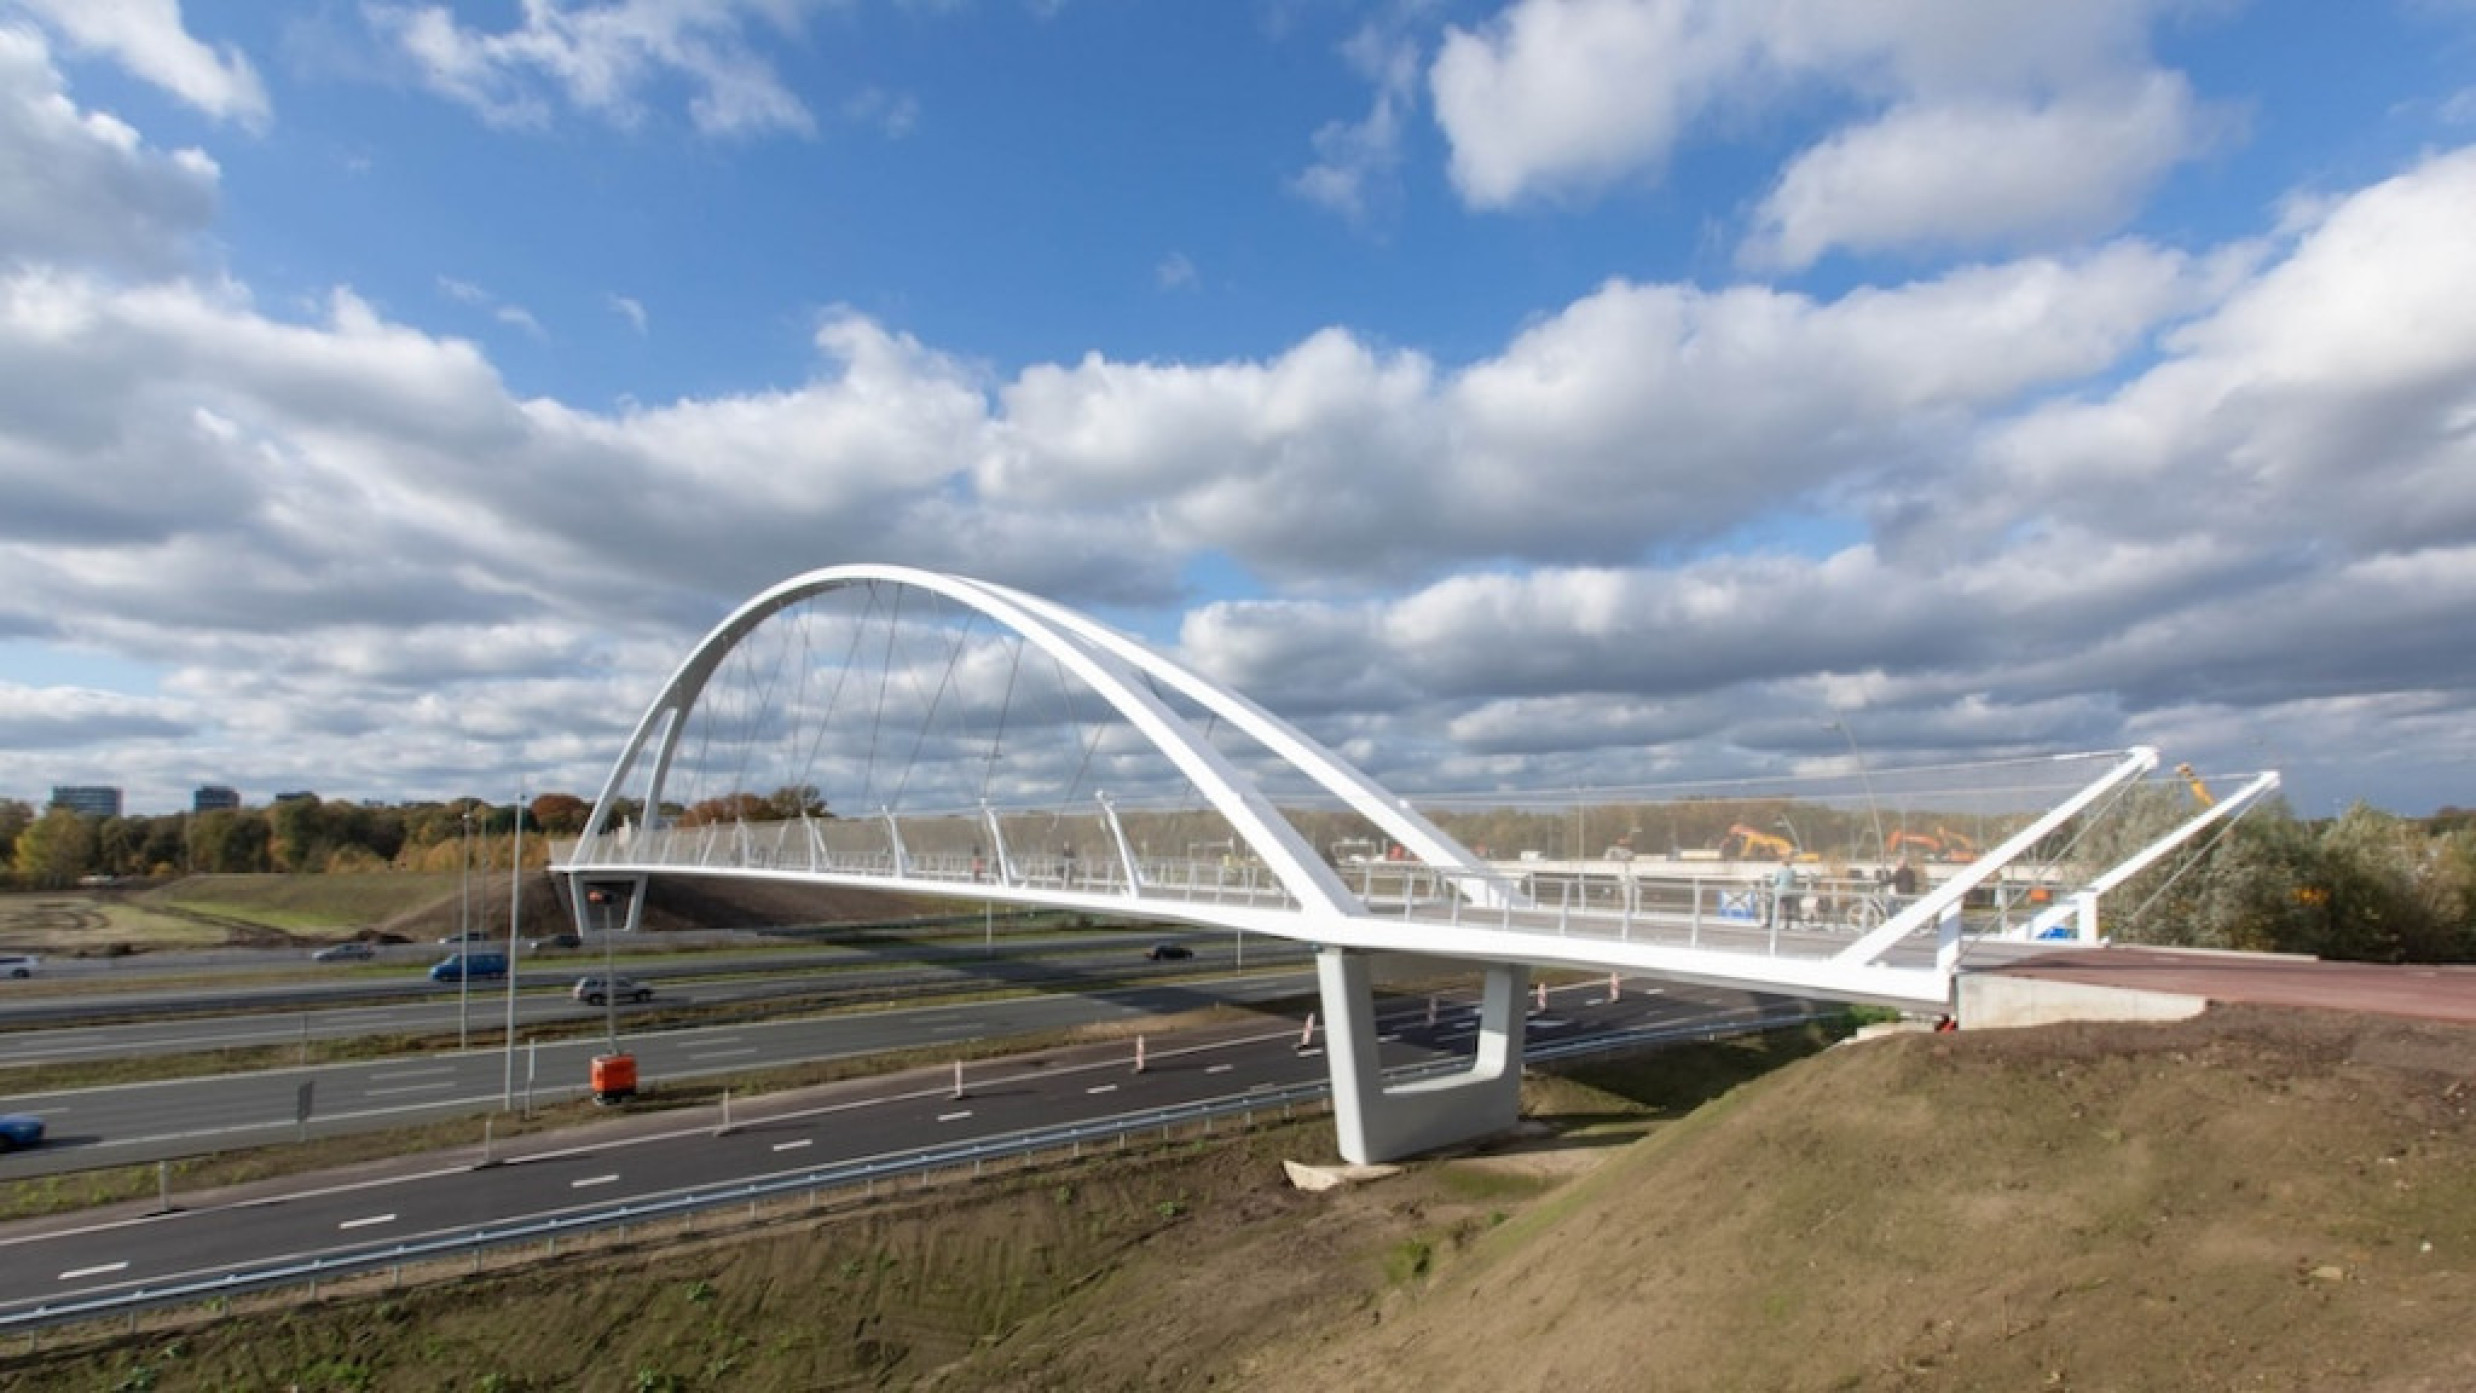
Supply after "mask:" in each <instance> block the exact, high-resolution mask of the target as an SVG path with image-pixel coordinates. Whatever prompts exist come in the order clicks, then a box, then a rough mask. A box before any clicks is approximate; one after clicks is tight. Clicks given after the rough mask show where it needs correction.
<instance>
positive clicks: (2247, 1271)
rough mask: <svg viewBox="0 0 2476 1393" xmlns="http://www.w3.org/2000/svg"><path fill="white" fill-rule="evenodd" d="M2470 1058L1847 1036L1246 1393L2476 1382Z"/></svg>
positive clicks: (2374, 1027) (2341, 1048)
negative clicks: (1285, 1392) (1843, 1043)
mask: <svg viewBox="0 0 2476 1393" xmlns="http://www.w3.org/2000/svg"><path fill="white" fill-rule="evenodd" d="M2472 1044H2476V1037H2471V1036H2470V1035H2469V1034H2468V1033H2467V1032H2465V1031H2462V1030H2455V1029H2451V1028H2446V1027H2432V1026H2419V1025H2411V1024H2403V1023H2395V1022H2388V1021H2380V1020H2374V1019H2371V1018H2359V1017H2345V1016H2337V1015H2325V1014H2316V1013H2301V1012H2277V1011H2270V1010H2266V1009H2265V1010H2258V1011H2243V1012H2234V1013H2228V1014H2225V1015H2221V1016H2217V1017H2214V1018H2212V1019H2209V1020H2206V1021H2200V1022H2190V1023H2185V1024H2181V1025H2174V1026H2160V1027H2141V1028H2125V1027H2119V1026H2118V1027H2101V1026H2069V1027H2060V1028H2051V1029H2045V1030H2038V1031H2021V1032H1985V1033H1979V1034H1962V1035H1946V1036H1922V1035H1921V1036H1909V1037H1904V1038H1898V1039H1894V1040H1889V1041H1881V1042H1875V1043H1870V1044H1867V1045H1863V1046H1858V1047H1854V1048H1844V1049H1842V1050H1838V1051H1834V1052H1833V1053H1832V1054H1831V1055H1830V1056H1828V1057H1826V1058H1823V1059H1818V1060H1815V1061H1811V1062H1809V1063H1807V1064H1804V1065H1801V1066H1798V1067H1796V1068H1792V1069H1789V1070H1785V1071H1782V1072H1781V1073H1779V1074H1776V1075H1773V1076H1772V1077H1770V1078H1768V1079H1765V1080H1763V1081H1761V1082H1759V1083H1757V1084H1755V1085H1752V1086H1750V1087H1748V1088H1746V1089H1744V1090H1741V1091H1740V1092H1739V1093H1737V1094H1735V1095H1732V1096H1731V1097H1729V1098H1728V1099H1725V1100H1723V1101H1722V1102H1720V1103H1718V1104H1715V1105H1713V1106H1712V1107H1709V1108H1706V1109H1704V1110H1703V1111H1702V1112H1700V1113H1698V1114H1697V1115H1696V1116H1695V1117H1694V1118H1692V1119H1691V1120H1689V1121H1688V1122H1687V1123H1685V1124H1684V1125H1682V1126H1679V1127H1677V1128H1674V1129H1672V1130H1670V1131H1667V1132H1665V1133H1663V1134H1660V1135H1657V1136H1654V1137H1652V1138H1650V1139H1649V1140H1647V1141H1645V1142H1644V1143H1642V1144H1641V1145H1640V1146H1638V1147H1636V1148H1635V1149H1634V1150H1633V1151H1632V1152H1631V1153H1630V1154H1628V1155H1626V1156H1624V1157H1622V1158H1620V1159H1618V1160H1617V1161H1615V1162H1613V1163H1612V1164H1610V1165H1608V1166H1607V1167H1605V1168H1603V1169H1602V1170H1600V1171H1599V1172H1598V1173H1597V1174H1595V1175H1593V1176H1591V1177H1590V1178H1589V1179H1587V1180H1585V1181H1583V1182H1581V1183H1580V1184H1579V1185H1577V1186H1576V1187H1574V1189H1573V1190H1572V1191H1571V1192H1570V1193H1569V1194H1567V1195H1565V1196H1563V1197H1561V1198H1560V1200H1559V1201H1558V1202H1555V1203H1552V1204H1550V1205H1547V1206H1543V1207H1542V1208H1540V1209H1539V1210H1537V1211H1534V1212H1533V1213H1531V1214H1529V1215H1526V1216H1524V1217H1522V1218H1520V1219H1517V1220H1515V1221H1514V1222H1512V1223H1510V1224H1507V1225H1506V1226H1505V1227H1504V1228H1503V1229H1502V1230H1500V1231H1498V1232H1497V1233H1495V1234H1492V1235H1490V1236H1489V1237H1488V1238H1487V1239H1486V1240H1485V1241H1484V1242H1483V1243H1482V1244H1481V1245H1480V1246H1479V1248H1478V1250H1477V1252H1476V1253H1475V1254H1474V1256H1473V1257H1472V1258H1471V1260H1470V1261H1468V1262H1466V1263H1463V1264H1461V1265H1459V1266H1457V1267H1456V1268H1454V1269H1452V1270H1450V1271H1448V1272H1446V1273H1444V1274H1443V1275H1442V1276H1441V1277H1440V1278H1439V1279H1438V1280H1437V1281H1436V1282H1435V1283H1434V1284H1433V1285H1432V1286H1430V1287H1429V1288H1427V1289H1426V1290H1423V1291H1421V1292H1418V1293H1416V1294H1415V1295H1414V1296H1410V1297H1405V1298H1403V1299H1400V1300H1398V1301H1397V1302H1395V1303H1394V1304H1392V1305H1391V1306H1390V1307H1388V1308H1387V1309H1385V1310H1384V1311H1383V1313H1382V1316H1383V1318H1382V1320H1381V1323H1380V1324H1375V1325H1373V1326H1371V1327H1370V1328H1368V1329H1365V1330H1363V1331H1361V1332H1359V1333H1358V1334H1357V1335H1356V1336H1355V1337H1354V1338H1350V1339H1347V1340H1344V1341H1341V1342H1339V1343H1337V1344H1335V1345H1334V1346H1333V1347H1331V1348H1329V1349H1327V1350H1324V1351H1320V1352H1318V1353H1316V1354H1315V1355H1313V1357H1308V1358H1303V1359H1302V1360H1301V1361H1300V1362H1299V1363H1298V1364H1297V1365H1296V1366H1295V1367H1294V1369H1292V1370H1290V1371H1288V1372H1287V1373H1285V1374H1284V1376H1282V1377H1279V1378H1275V1379H1267V1380H1265V1381H1263V1382H1262V1384H1261V1386H1263V1387H1267V1388H1299V1389H1329V1388H1359V1389H1421V1390H1435V1389H1459V1388H1471V1389H1479V1388H1556V1389H1566V1390H1573V1389H1644V1388H1689V1389H1706V1388H1707V1389H1740V1388H1742V1389H1946V1388H1948V1389H1980V1388H1984V1389H2045V1388H2052V1389H2124V1390H2143V1389H2219V1388H2225V1389H2236V1388H2242V1389H2297V1390H2302V1389H2382V1390H2401V1391H2404V1390H2411V1389H2412V1390H2442V1389H2466V1388H2471V1387H2476V1332H2472V1331H2471V1329H2470V1327H2469V1326H2468V1324H2467V1314H2468V1312H2470V1311H2471V1310H2476V1125H2472V1124H2471V1121H2470V1117H2469V1111H2468V1102H2469V1095H2470V1091H2471V1067H2472V1066H2476V1055H2472V1054H2471V1052H2470V1046H2471V1045H2472Z"/></svg>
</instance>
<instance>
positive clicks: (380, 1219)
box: [336, 1214, 395, 1229]
mask: <svg viewBox="0 0 2476 1393" xmlns="http://www.w3.org/2000/svg"><path fill="white" fill-rule="evenodd" d="M394 1222H395V1216H394V1215H393V1214H373V1215H371V1216H370V1217H368V1218H366V1219H346V1220H345V1221H344V1222H342V1223H340V1224H337V1225H336V1227H337V1228H339V1229H366V1228H369V1227H371V1226H372V1225H374V1224H392V1223H394Z"/></svg>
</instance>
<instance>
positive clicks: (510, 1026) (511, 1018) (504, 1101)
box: [499, 779, 524, 1112]
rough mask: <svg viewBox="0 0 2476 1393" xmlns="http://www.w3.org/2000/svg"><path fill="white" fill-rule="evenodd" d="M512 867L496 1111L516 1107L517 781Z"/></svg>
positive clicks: (520, 827)
mask: <svg viewBox="0 0 2476 1393" xmlns="http://www.w3.org/2000/svg"><path fill="white" fill-rule="evenodd" d="M509 859H510V860H512V861H513V862H514V863H515V864H514V867H513V869H511V870H509V871H508V873H507V1046H506V1055H507V1080H506V1086H505V1089H504V1091H503V1092H501V1093H500V1095H499V1110H500V1111H502V1112H505V1111H508V1110H510V1109H512V1108H514V1107H515V1106H516V967H517V959H516V945H517V943H518V942H520V941H521V940H519V939H518V938H517V937H516V922H517V920H518V919H520V918H522V917H523V914H524V781H523V780H521V779H519V780H517V781H516V836H515V852H514V854H513V855H512V856H511V857H510V858H509Z"/></svg>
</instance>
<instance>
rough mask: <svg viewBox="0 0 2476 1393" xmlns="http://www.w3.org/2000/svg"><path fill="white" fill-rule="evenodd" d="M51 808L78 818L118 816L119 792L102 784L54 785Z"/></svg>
mask: <svg viewBox="0 0 2476 1393" xmlns="http://www.w3.org/2000/svg"><path fill="white" fill-rule="evenodd" d="M52 806H53V807H55V808H67V809H68V810H69V811H70V812H73V813H76V814H77V815H78V816H79V817H118V816H120V790H119V789H116V788H107V787H105V786H104V785H102V784H54V785H52Z"/></svg>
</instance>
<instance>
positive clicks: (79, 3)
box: [0, 0, 272, 127]
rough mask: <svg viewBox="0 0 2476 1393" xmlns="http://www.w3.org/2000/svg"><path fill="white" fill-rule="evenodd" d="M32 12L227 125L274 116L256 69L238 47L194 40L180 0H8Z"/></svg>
mask: <svg viewBox="0 0 2476 1393" xmlns="http://www.w3.org/2000/svg"><path fill="white" fill-rule="evenodd" d="M12 7H14V8H17V9H20V10H23V11H26V12H27V13H30V14H33V15H35V16H37V17H39V18H40V19H42V20H43V22H44V23H46V24H48V25H50V26H51V27H52V28H53V30H54V31H55V32H57V33H58V34H60V36H61V37H63V38H64V39H66V40H68V42H69V43H70V44H71V45H72V46H73V47H75V48H77V49H80V50H82V51H85V52H90V53H99V54H102V55H103V56H105V57H107V58H110V59H112V60H113V61H114V62H117V63H119V64H120V65H121V66H122V67H124V68H127V69H128V70H129V71H130V72H132V73H135V74H136V75H137V76H139V77H141V78H143V79H145V80H146V81H148V82H151V83H153V84H155V85H156V86H158V87H161V88H163V89H164V90H166V91H168V92H170V93H172V94H173V95H175V96H177V97H179V98H180V99H181V100H183V101H185V102H187V103H189V104H190V105H191V106H194V107H196V108H198V109H199V110H200V111H203V112H206V113H207V114H208V115H211V116H215V117H218V118H221V119H224V120H232V121H239V122H242V123H243V124H245V125H249V126H253V127H255V126H263V125H264V124H266V122H267V120H268V119H269V117H270V116H271V115H272V108H271V107H270V106H269V104H268V102H267V94H266V88H265V87H264V86H263V85H262V84H260V82H259V81H258V73H257V70H256V69H254V68H252V67H251V66H250V64H249V59H248V58H247V57H246V56H244V55H243V54H242V53H241V52H240V51H239V50H238V49H235V48H232V47H231V46H229V45H227V46H225V47H224V48H223V49H221V50H220V51H218V50H215V49H211V48H208V47H207V46H206V45H205V44H202V43H200V42H198V41H197V40H196V39H195V38H193V37H191V36H190V34H189V31H188V30H187V29H186V28H185V27H184V26H183V24H182V20H181V6H180V0H6V3H0V14H4V13H5V12H6V11H7V10H8V9H9V8H12Z"/></svg>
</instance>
